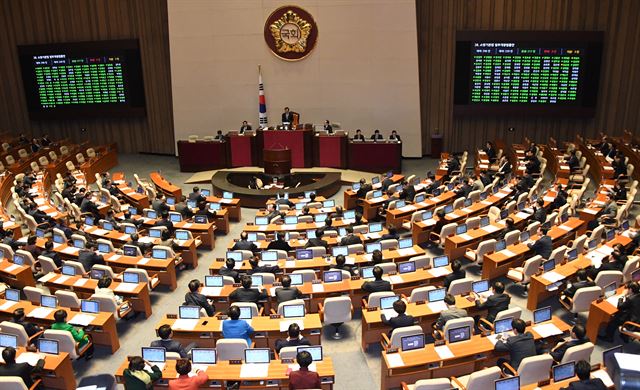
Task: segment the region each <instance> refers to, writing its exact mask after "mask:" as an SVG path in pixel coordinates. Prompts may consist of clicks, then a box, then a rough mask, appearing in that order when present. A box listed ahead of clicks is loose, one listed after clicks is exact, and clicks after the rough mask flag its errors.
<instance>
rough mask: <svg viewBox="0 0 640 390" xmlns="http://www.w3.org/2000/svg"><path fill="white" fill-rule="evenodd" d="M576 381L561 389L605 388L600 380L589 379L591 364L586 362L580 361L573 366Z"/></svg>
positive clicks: (600, 389) (601, 389)
mask: <svg viewBox="0 0 640 390" xmlns="http://www.w3.org/2000/svg"><path fill="white" fill-rule="evenodd" d="M575 371H576V376H577V377H578V380H577V381H572V382H571V383H569V386H567V387H562V388H561V389H568V390H605V389H606V388H607V386H605V385H604V382H603V381H602V379H600V378H591V364H590V363H589V362H588V361H586V360H580V361H578V362H577V363H576V366H575Z"/></svg>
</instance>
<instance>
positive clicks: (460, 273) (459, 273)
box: [444, 259, 466, 289]
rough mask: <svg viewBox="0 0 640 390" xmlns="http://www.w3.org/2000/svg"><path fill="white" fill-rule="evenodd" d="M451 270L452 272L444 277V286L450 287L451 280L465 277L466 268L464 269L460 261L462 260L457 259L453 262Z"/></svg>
mask: <svg viewBox="0 0 640 390" xmlns="http://www.w3.org/2000/svg"><path fill="white" fill-rule="evenodd" d="M451 270H452V272H451V273H450V274H448V275H447V276H445V277H444V287H445V288H446V289H449V286H450V285H451V282H453V281H454V280H458V279H464V277H465V276H466V274H465V272H464V270H463V269H462V263H460V260H457V259H456V260H454V261H453V262H452V263H451Z"/></svg>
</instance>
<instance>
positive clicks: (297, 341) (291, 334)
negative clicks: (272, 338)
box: [276, 322, 311, 353]
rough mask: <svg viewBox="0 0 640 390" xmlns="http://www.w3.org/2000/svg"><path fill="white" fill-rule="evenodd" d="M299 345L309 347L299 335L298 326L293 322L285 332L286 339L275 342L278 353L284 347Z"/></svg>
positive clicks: (305, 340)
mask: <svg viewBox="0 0 640 390" xmlns="http://www.w3.org/2000/svg"><path fill="white" fill-rule="evenodd" d="M301 345H311V342H310V341H309V340H307V338H306V337H303V336H302V335H300V325H298V324H296V323H295V322H293V323H291V324H290V325H289V329H288V330H287V338H286V339H284V340H283V339H278V340H276V352H278V353H280V350H281V349H282V348H284V347H299V346H301Z"/></svg>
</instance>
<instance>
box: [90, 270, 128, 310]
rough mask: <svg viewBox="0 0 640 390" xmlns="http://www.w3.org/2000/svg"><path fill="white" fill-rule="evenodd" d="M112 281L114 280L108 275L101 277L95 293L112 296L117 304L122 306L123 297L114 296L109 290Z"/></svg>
mask: <svg viewBox="0 0 640 390" xmlns="http://www.w3.org/2000/svg"><path fill="white" fill-rule="evenodd" d="M112 281H113V280H112V279H111V278H110V277H109V276H107V275H105V276H103V277H101V278H100V280H98V285H97V286H96V291H95V293H96V294H101V295H107V296H110V297H112V298H113V299H114V300H115V301H116V304H118V305H120V304H122V301H123V299H122V297H121V296H120V295H116V294H114V292H113V290H112V289H110V288H109V286H111V282H112Z"/></svg>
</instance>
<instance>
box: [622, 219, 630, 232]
mask: <svg viewBox="0 0 640 390" xmlns="http://www.w3.org/2000/svg"><path fill="white" fill-rule="evenodd" d="M620 228H621V229H622V230H629V221H627V220H625V221H624V222H622V225H620Z"/></svg>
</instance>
